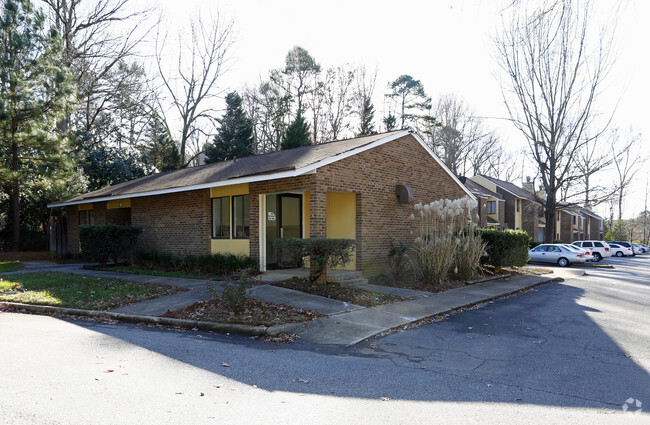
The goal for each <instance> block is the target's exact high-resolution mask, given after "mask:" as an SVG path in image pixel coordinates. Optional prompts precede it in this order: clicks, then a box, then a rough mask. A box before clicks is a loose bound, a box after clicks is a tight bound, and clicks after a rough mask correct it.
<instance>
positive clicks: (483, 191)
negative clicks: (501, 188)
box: [460, 177, 503, 199]
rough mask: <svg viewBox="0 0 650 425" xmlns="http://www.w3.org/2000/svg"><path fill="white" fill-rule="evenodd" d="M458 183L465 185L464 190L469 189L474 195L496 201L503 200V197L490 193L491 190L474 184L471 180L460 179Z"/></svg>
mask: <svg viewBox="0 0 650 425" xmlns="http://www.w3.org/2000/svg"><path fill="white" fill-rule="evenodd" d="M460 181H461V182H462V183H463V184H464V185H465V187H466V188H468V189H469V191H470V192H472V193H474V194H475V195H479V196H484V197H487V196H491V197H493V198H496V199H503V197H502V196H501V195H499V194H498V193H495V192H492V191H491V190H489V189H487V188H485V187H483V186H481V185H480V184H478V183H476V182H475V181H474V180H472V179H468V178H466V177H461V178H460Z"/></svg>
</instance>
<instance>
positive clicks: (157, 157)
mask: <svg viewBox="0 0 650 425" xmlns="http://www.w3.org/2000/svg"><path fill="white" fill-rule="evenodd" d="M145 137H146V139H147V140H146V142H145V146H144V148H143V149H142V151H143V154H144V156H145V157H146V162H147V164H149V165H150V166H152V167H154V168H156V169H157V170H158V171H161V172H164V171H172V170H177V169H178V168H179V167H180V166H181V154H180V152H179V150H178V146H176V142H174V139H172V136H171V134H170V133H169V129H168V128H167V126H166V125H165V123H164V122H163V120H162V119H161V118H160V116H159V115H158V114H156V113H154V115H153V117H152V119H151V121H150V122H149V124H148V125H147V130H146V134H145Z"/></svg>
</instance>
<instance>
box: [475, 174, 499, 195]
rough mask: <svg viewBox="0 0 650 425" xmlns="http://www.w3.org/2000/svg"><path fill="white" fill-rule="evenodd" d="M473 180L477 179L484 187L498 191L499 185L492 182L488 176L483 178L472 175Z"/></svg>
mask: <svg viewBox="0 0 650 425" xmlns="http://www.w3.org/2000/svg"><path fill="white" fill-rule="evenodd" d="M472 180H473V181H475V182H476V183H478V184H480V185H481V186H483V187H484V188H486V189H488V190H489V191H491V192H494V193H497V185H496V184H494V183H492V182H491V181H489V180H488V179H486V178H483V177H481V176H474V177H472Z"/></svg>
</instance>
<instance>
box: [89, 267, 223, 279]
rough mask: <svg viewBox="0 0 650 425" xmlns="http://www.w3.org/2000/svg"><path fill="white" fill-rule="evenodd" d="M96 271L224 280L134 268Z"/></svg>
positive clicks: (191, 274) (202, 275)
mask: <svg viewBox="0 0 650 425" xmlns="http://www.w3.org/2000/svg"><path fill="white" fill-rule="evenodd" d="M94 269H95V270H102V271H106V272H117V273H132V274H145V275H153V276H166V277H182V278H187V279H205V280H223V279H224V278H223V276H215V275H207V274H196V273H184V272H170V271H166V270H158V269H141V268H138V267H134V266H110V267H94Z"/></svg>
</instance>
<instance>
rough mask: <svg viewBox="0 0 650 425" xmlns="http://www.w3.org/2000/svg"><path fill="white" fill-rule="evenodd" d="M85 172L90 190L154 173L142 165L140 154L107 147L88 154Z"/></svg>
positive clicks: (84, 166)
mask: <svg viewBox="0 0 650 425" xmlns="http://www.w3.org/2000/svg"><path fill="white" fill-rule="evenodd" d="M83 170H84V174H85V175H86V177H87V178H88V189H89V190H97V189H101V188H104V187H107V186H111V185H114V184H118V183H123V182H127V181H130V180H134V179H138V178H140V177H144V176H146V175H148V174H151V173H152V172H153V170H151V169H150V168H148V167H147V166H143V165H142V161H141V158H140V156H139V155H138V154H133V153H128V152H127V151H125V150H123V149H118V148H111V147H106V146H100V147H99V148H98V149H97V150H94V151H92V152H90V153H89V154H88V157H87V158H86V161H85V163H84V164H83Z"/></svg>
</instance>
